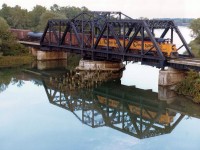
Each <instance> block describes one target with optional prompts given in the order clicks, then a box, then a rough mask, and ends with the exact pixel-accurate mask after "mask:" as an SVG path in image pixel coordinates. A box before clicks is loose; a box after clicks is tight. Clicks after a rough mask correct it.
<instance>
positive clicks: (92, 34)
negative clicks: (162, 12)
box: [40, 12, 200, 71]
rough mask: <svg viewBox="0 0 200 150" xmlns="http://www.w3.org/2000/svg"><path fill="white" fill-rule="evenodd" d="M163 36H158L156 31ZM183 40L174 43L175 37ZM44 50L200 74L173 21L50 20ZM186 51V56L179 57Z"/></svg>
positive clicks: (119, 16) (85, 16)
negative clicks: (195, 71)
mask: <svg viewBox="0 0 200 150" xmlns="http://www.w3.org/2000/svg"><path fill="white" fill-rule="evenodd" d="M158 30H159V31H161V35H159V36H158V37H156V36H155V33H156V32H157V31H158ZM175 35H176V36H177V37H178V38H179V40H180V41H181V45H180V47H177V45H176V43H174V42H175V41H174V36H175ZM40 46H41V50H43V51H53V50H56V51H66V52H70V53H76V54H80V55H81V56H82V57H83V58H85V59H91V60H108V61H134V62H141V63H142V64H145V65H150V66H156V67H158V68H164V67H166V66H169V67H172V68H176V69H187V70H188V69H194V70H197V71H200V63H199V60H197V59H193V58H194V55H193V54H192V52H191V50H190V48H189V46H188V45H187V43H186V41H185V39H184V37H183V35H182V34H181V32H180V30H179V29H178V27H177V26H176V25H175V24H174V22H173V21H172V20H137V19H132V18H131V17H128V16H127V15H125V14H123V13H121V12H82V13H81V14H79V15H77V16H76V17H75V18H73V19H62V20H61V19H59V20H58V19H53V20H49V21H48V23H47V26H46V28H45V30H44V33H43V36H42V37H41V40H40ZM182 48H184V49H185V50H186V53H185V54H184V55H183V54H180V53H179V50H180V49H182Z"/></svg>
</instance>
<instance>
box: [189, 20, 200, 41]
mask: <svg viewBox="0 0 200 150" xmlns="http://www.w3.org/2000/svg"><path fill="white" fill-rule="evenodd" d="M189 28H190V29H192V32H193V34H192V36H193V37H196V38H199V39H200V18H197V19H194V20H192V22H191V24H190V26H189Z"/></svg>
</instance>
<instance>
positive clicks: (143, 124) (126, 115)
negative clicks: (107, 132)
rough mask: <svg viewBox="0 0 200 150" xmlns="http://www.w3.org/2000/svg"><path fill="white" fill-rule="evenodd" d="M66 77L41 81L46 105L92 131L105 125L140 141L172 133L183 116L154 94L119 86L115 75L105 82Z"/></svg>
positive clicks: (96, 78) (88, 78)
mask: <svg viewBox="0 0 200 150" xmlns="http://www.w3.org/2000/svg"><path fill="white" fill-rule="evenodd" d="M72 74H73V73H72ZM69 76H70V75H69V74H67V75H66V76H60V77H58V78H57V77H56V78H55V77H54V78H53V77H51V78H50V79H48V80H47V79H43V85H44V88H45V91H46V94H47V96H48V99H49V102H50V103H51V104H53V105H56V106H58V107H61V108H64V109H66V110H68V111H71V112H72V113H73V114H74V115H75V116H76V117H77V118H78V119H79V120H80V121H81V122H82V123H84V124H86V125H88V126H90V127H92V128H98V127H102V126H108V127H111V128H113V129H116V130H118V131H121V132H123V133H126V134H129V135H131V136H134V137H137V138H139V139H143V138H148V137H154V136H159V135H163V134H168V133H170V132H172V130H173V129H174V128H175V127H176V126H177V125H178V123H179V122H180V121H181V120H182V119H183V117H184V116H185V115H184V114H180V113H177V112H176V111H174V108H178V107H177V106H173V107H170V108H169V104H167V103H166V102H164V101H160V100H158V93H155V92H152V91H151V90H143V89H138V88H136V87H134V86H132V87H131V86H125V85H121V82H120V78H118V79H117V75H116V74H115V80H110V81H107V82H103V81H102V80H100V79H102V78H100V76H101V75H97V76H98V77H95V76H94V75H90V76H89V77H88V75H84V76H85V78H84V79H83V78H82V77H81V75H80V73H79V75H78V76H77V74H74V75H72V76H71V77H69ZM103 76H104V79H109V78H108V76H105V74H104V75H103ZM119 76H121V75H120V74H119ZM109 77H112V75H111V74H109ZM91 79H94V81H91ZM98 79H99V80H98ZM91 82H92V84H91ZM72 83H73V84H74V85H75V86H72V85H71V84H72ZM94 83H96V84H94ZM99 83H100V84H99ZM83 84H84V85H85V87H82V86H81V85H83ZM89 85H91V86H89ZM79 86H81V87H79ZM72 87H73V88H72ZM177 111H178V112H180V110H177Z"/></svg>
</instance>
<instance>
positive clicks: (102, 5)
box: [0, 0, 200, 18]
mask: <svg viewBox="0 0 200 150" xmlns="http://www.w3.org/2000/svg"><path fill="white" fill-rule="evenodd" d="M3 3H6V4H7V5H9V6H15V5H19V6H21V7H22V8H26V9H28V10H31V9H32V8H33V7H34V6H35V5H37V4H38V5H42V6H45V7H46V8H49V7H50V6H52V5H53V4H55V3H56V4H58V5H59V6H76V7H82V6H85V7H87V8H88V9H90V10H93V11H121V12H123V13H125V14H126V15H128V16H130V17H133V18H138V17H148V18H158V17H159V18H160V17H169V18H171V17H181V18H191V17H192V18H200V0H57V1H55V0H45V1H44V0H31V1H30V0H1V1H0V6H1V5H2V4H3Z"/></svg>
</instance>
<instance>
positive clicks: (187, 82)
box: [176, 71, 200, 104]
mask: <svg viewBox="0 0 200 150" xmlns="http://www.w3.org/2000/svg"><path fill="white" fill-rule="evenodd" d="M176 90H177V92H178V93H179V94H183V95H186V96H190V97H192V100H193V102H195V103H198V104H199V103H200V75H199V73H198V72H195V71H189V72H187V76H186V78H185V79H184V80H183V81H181V82H180V83H179V84H178V85H177V88H176Z"/></svg>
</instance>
